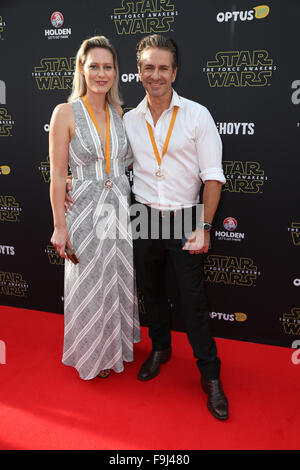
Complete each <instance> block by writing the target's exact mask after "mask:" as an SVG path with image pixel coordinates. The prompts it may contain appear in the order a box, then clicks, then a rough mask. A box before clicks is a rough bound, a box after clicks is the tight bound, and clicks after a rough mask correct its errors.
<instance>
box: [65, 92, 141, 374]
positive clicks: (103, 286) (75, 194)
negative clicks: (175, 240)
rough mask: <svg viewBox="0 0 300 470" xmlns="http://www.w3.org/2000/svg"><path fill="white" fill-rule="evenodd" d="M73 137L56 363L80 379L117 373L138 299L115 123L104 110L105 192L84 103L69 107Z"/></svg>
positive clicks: (133, 338) (123, 146)
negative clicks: (68, 256) (72, 257)
mask: <svg viewBox="0 0 300 470" xmlns="http://www.w3.org/2000/svg"><path fill="white" fill-rule="evenodd" d="M72 106H73V110H74V115H75V122H76V128H75V134H74V137H73V139H72V141H71V142H70V146H69V165H70V168H71V171H72V174H73V188H72V192H71V194H70V195H71V197H72V198H73V199H74V200H75V204H73V207H72V210H71V211H69V212H68V213H67V214H66V222H67V228H68V233H69V237H70V241H71V243H72V246H73V248H74V251H75V253H76V255H77V257H78V259H79V264H77V265H74V264H73V263H72V262H71V261H69V260H68V261H66V262H65V297H64V321H65V331H64V346H63V358H62V362H63V363H64V364H66V365H69V366H72V367H74V368H76V369H77V371H78V373H79V376H80V377H81V378H82V379H84V380H89V379H93V378H94V377H96V376H97V375H98V374H99V372H100V371H101V370H104V369H112V370H114V371H115V372H122V371H123V370H124V361H126V362H131V361H133V356H134V352H133V344H134V343H136V342H138V341H140V327H139V319H138V302H137V297H136V288H135V274H134V269H133V251H132V237H131V229H130V218H129V198H130V185H129V182H128V179H127V176H126V174H125V163H126V157H127V154H128V143H127V138H126V134H125V131H124V127H123V123H122V120H121V119H120V117H119V115H118V113H117V111H116V110H115V109H114V108H113V107H112V106H109V113H110V121H111V128H110V142H111V163H110V176H109V179H110V180H111V181H112V182H113V186H112V187H111V188H106V187H105V185H104V182H105V180H106V179H107V175H106V173H105V159H104V153H103V147H102V143H101V139H100V137H99V135H98V132H97V130H96V128H95V126H94V124H93V121H92V119H91V118H90V116H89V114H88V112H87V109H86V107H85V105H84V103H83V101H82V100H81V99H80V98H79V99H77V100H76V101H74V102H73V103H72Z"/></svg>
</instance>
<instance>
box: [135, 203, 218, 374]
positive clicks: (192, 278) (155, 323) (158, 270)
mask: <svg viewBox="0 0 300 470" xmlns="http://www.w3.org/2000/svg"><path fill="white" fill-rule="evenodd" d="M151 210H152V211H153V210H154V211H155V209H151ZM150 212H151V211H150V208H149V218H148V224H149V225H148V228H149V232H148V233H149V237H148V238H146V239H142V238H137V239H135V240H134V245H133V246H134V260H135V267H136V274H137V282H138V286H139V288H140V289H141V292H142V294H143V297H144V302H145V308H146V311H147V315H148V319H149V336H150V338H151V340H152V348H153V350H154V351H155V350H156V351H159V350H162V349H166V348H168V347H169V346H170V345H171V324H170V315H169V307H168V298H167V293H166V286H165V282H164V281H165V274H166V267H167V264H168V263H171V266H172V268H173V272H174V275H175V277H176V284H177V288H178V289H179V298H180V306H179V307H180V310H181V312H182V315H183V318H184V324H185V330H186V333H187V336H188V339H189V342H190V344H191V346H192V349H193V353H194V356H195V358H196V359H197V366H198V368H199V370H200V372H201V374H202V375H203V377H204V378H206V379H215V378H218V377H219V373H220V359H219V358H218V357H217V348H216V344H215V341H214V338H213V336H212V332H211V328H210V327H211V323H210V317H209V309H208V304H207V297H206V294H205V290H204V282H203V255H201V254H198V255H195V254H190V253H189V251H185V250H182V240H181V238H179V239H178V238H172V233H173V228H174V223H175V219H176V217H173V216H171V217H170V220H167V221H165V220H164V217H159V227H160V231H159V237H158V238H156V239H153V238H151V216H150ZM165 222H166V223H170V225H171V237H169V238H163V236H162V234H163V230H162V228H163V225H164V223H165ZM182 235H183V234H182Z"/></svg>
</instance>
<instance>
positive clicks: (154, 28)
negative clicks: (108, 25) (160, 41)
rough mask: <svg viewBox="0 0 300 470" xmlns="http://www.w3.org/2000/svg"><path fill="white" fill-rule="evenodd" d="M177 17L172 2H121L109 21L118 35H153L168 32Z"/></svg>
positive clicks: (157, 0)
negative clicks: (112, 23)
mask: <svg viewBox="0 0 300 470" xmlns="http://www.w3.org/2000/svg"><path fill="white" fill-rule="evenodd" d="M177 15H178V11H177V10H175V5H174V0H141V1H135V2H133V1H129V0H122V1H121V7H120V8H114V11H113V14H112V15H111V20H112V21H114V23H115V27H116V30H117V33H118V34H120V35H122V34H138V33H140V34H153V33H166V32H168V31H170V30H171V27H172V26H173V24H174V21H175V17H176V16H177Z"/></svg>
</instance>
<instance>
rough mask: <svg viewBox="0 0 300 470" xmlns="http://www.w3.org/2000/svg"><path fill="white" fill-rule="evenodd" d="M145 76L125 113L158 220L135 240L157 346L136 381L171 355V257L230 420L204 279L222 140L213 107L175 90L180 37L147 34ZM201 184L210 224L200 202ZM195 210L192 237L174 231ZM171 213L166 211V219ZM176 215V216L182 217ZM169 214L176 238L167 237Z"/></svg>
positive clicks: (208, 387)
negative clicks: (154, 233) (140, 94)
mask: <svg viewBox="0 0 300 470" xmlns="http://www.w3.org/2000/svg"><path fill="white" fill-rule="evenodd" d="M137 62H138V72H139V77H140V80H141V82H142V84H143V86H144V88H145V92H146V96H145V98H144V100H143V101H142V102H141V103H140V104H139V105H138V106H137V108H135V109H133V110H131V111H129V112H128V113H126V114H125V116H124V124H125V128H126V132H127V136H128V139H129V142H130V145H131V148H132V151H133V157H134V158H133V174H134V184H133V193H134V196H135V200H136V202H138V203H140V204H143V205H144V206H145V207H146V209H147V211H148V214H149V218H148V222H149V223H150V224H151V220H153V219H152V216H153V213H154V214H156V215H158V218H159V234H158V237H152V238H151V229H150V228H149V234H150V237H148V238H146V239H145V238H144V239H143V238H138V239H136V240H135V241H134V257H135V265H136V271H137V279H138V284H139V286H140V287H141V291H142V293H143V296H144V301H145V307H146V311H147V313H148V318H149V336H150V337H151V340H152V352H151V354H150V356H149V358H148V359H147V360H146V362H145V363H144V364H143V365H142V367H141V370H140V372H139V374H138V379H139V380H142V381H146V380H150V379H152V378H154V377H155V376H157V375H158V374H159V372H160V366H161V364H164V363H166V362H167V361H168V360H169V359H170V356H171V328H170V322H169V318H168V315H167V311H168V304H167V298H166V295H165V292H166V290H165V286H164V278H165V272H166V266H167V263H168V262H171V264H172V267H173V270H174V273H175V277H176V281H177V288H178V291H179V295H180V308H181V310H182V314H183V316H184V321H185V328H186V332H187V336H188V339H189V342H190V344H191V346H192V348H193V352H194V356H195V357H196V359H197V366H198V368H199V370H200V373H201V384H202V387H203V390H204V391H205V392H206V393H207V394H208V402H207V406H208V409H209V410H210V412H211V413H212V414H213V416H214V417H216V418H218V419H222V420H224V419H227V418H228V402H227V399H226V396H225V394H224V392H223V389H222V384H221V381H220V359H219V358H218V357H217V349H216V344H215V341H214V339H213V337H212V334H211V331H210V321H209V311H208V306H207V300H206V296H205V292H204V285H203V284H204V283H203V253H207V251H208V248H209V243H210V229H211V224H212V221H213V217H214V214H215V211H216V209H217V206H218V203H219V199H220V194H221V189H222V184H224V183H225V178H224V174H223V170H222V164H221V160H222V156H221V155H222V144H221V140H220V136H219V134H218V131H217V129H216V126H215V123H214V121H213V119H212V117H211V115H210V113H209V112H208V110H207V109H206V108H205V107H203V106H201V105H200V104H198V103H195V102H193V101H190V100H187V99H185V98H182V97H179V96H178V95H177V93H176V92H175V91H174V90H173V88H172V83H173V82H174V81H175V78H176V73H177V63H178V53H177V48H176V45H175V43H174V42H173V41H172V40H168V39H166V38H165V37H164V36H161V35H157V34H155V35H151V36H147V37H145V38H143V39H142V40H141V41H140V42H139V44H138V46H137ZM202 182H203V183H205V185H204V190H203V204H204V222H201V221H200V220H197V211H195V208H196V206H197V204H198V201H199V192H200V188H201V184H202ZM186 212H189V213H190V214H191V217H192V219H193V228H192V230H193V231H192V233H190V235H187V239H185V238H184V234H183V238H182V239H178V238H176V237H175V236H174V231H175V226H176V220H177V218H178V216H179V215H180V217H181V220H182V216H183V214H185V213H186ZM166 216H167V217H166ZM176 217H177V218H176ZM165 218H166V219H167V220H168V221H170V225H171V233H172V234H173V236H172V235H171V237H170V238H169V239H166V238H165V237H163V235H162V227H163V224H164V220H165Z"/></svg>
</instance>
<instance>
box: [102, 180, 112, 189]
mask: <svg viewBox="0 0 300 470" xmlns="http://www.w3.org/2000/svg"><path fill="white" fill-rule="evenodd" d="M113 185H114V183H113V182H112V180H110V179H108V180H105V181H104V187H105V188H106V189H111V188H112V187H113Z"/></svg>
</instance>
